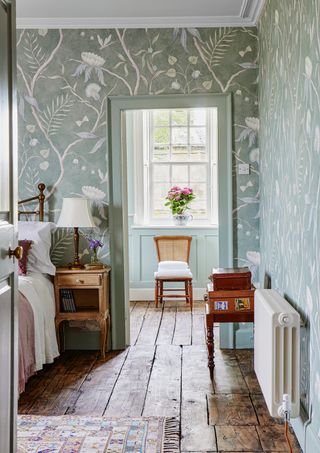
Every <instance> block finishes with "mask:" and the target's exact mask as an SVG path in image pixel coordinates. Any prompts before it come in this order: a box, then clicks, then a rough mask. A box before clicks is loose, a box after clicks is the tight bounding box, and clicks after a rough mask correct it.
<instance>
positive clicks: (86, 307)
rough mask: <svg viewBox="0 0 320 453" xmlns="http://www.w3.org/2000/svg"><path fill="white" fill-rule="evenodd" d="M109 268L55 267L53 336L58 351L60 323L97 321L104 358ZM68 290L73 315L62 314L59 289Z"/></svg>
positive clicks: (107, 324)
mask: <svg viewBox="0 0 320 453" xmlns="http://www.w3.org/2000/svg"><path fill="white" fill-rule="evenodd" d="M110 269H111V268H110V267H105V268H104V269H97V270H87V269H77V270H71V269H68V268H62V267H61V268H57V271H56V275H55V278H54V289H55V300H56V318H55V324H56V333H57V340H58V346H59V350H60V351H61V350H63V347H64V346H63V344H62V341H61V337H60V327H61V324H62V323H63V322H64V321H97V322H98V323H99V326H100V352H101V356H102V357H104V356H105V353H106V344H107V339H108V334H109V329H110V308H109V273H110ZM63 289H67V290H71V291H72V295H73V300H74V305H75V312H70V311H66V310H65V307H64V305H63V302H62V294H61V290H63Z"/></svg>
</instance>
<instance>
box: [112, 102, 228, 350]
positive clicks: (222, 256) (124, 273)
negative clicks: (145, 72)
mask: <svg viewBox="0 0 320 453" xmlns="http://www.w3.org/2000/svg"><path fill="white" fill-rule="evenodd" d="M200 107H203V108H204V107H207V108H210V107H216V108H217V109H218V166H219V178H218V191H219V194H218V204H219V266H221V267H231V266H232V263H233V245H232V243H233V241H232V103H231V94H203V95H199V94H196V95H166V96H125V97H119V96H115V97H109V98H108V108H107V124H108V157H109V203H110V204H109V231H110V256H111V267H112V274H111V310H112V348H113V349H123V348H125V347H126V346H127V345H128V344H130V336H129V322H127V321H128V320H129V304H128V301H129V276H128V274H129V273H128V244H127V242H128V213H127V206H126V204H127V202H126V195H127V188H126V182H127V176H126V175H127V168H126V150H125V145H124V143H125V141H124V140H122V136H123V128H122V124H125V122H124V121H123V118H124V117H123V116H124V114H125V111H127V110H141V109H173V108H200ZM208 272H210V269H208Z"/></svg>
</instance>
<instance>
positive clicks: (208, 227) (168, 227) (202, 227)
mask: <svg viewBox="0 0 320 453" xmlns="http://www.w3.org/2000/svg"><path fill="white" fill-rule="evenodd" d="M130 228H131V229H132V230H214V231H217V230H218V225H212V224H211V225H199V224H198V225H194V224H192V223H191V224H189V225H184V226H182V225H179V226H178V225H131V227H130Z"/></svg>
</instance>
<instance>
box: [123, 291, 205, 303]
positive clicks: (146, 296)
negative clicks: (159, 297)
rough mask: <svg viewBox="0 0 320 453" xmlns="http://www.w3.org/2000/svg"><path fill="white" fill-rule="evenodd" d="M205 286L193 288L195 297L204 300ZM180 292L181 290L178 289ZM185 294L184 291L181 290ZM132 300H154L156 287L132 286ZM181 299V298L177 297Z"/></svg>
mask: <svg viewBox="0 0 320 453" xmlns="http://www.w3.org/2000/svg"><path fill="white" fill-rule="evenodd" d="M205 292H206V290H205V288H193V299H194V300H203V295H204V294H205ZM177 293H179V291H177ZM181 294H183V292H181ZM130 300H134V301H136V300H137V301H141V300H154V289H153V288H130ZM177 300H179V299H177Z"/></svg>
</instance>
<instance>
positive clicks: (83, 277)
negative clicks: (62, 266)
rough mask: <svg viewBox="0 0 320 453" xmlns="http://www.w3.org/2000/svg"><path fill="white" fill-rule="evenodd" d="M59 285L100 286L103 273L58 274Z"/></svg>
mask: <svg viewBox="0 0 320 453" xmlns="http://www.w3.org/2000/svg"><path fill="white" fill-rule="evenodd" d="M58 285H59V286H64V285H66V286H81V285H83V286H100V285H101V275H99V274H83V273H81V274H80V273H79V274H69V275H58Z"/></svg>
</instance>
